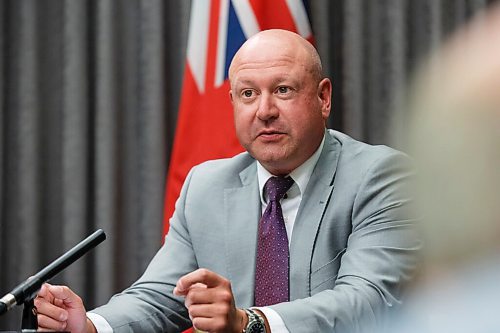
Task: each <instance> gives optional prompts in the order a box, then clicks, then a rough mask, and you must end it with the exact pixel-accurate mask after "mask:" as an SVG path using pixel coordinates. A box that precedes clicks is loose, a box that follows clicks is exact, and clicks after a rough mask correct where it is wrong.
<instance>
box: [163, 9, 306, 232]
mask: <svg viewBox="0 0 500 333" xmlns="http://www.w3.org/2000/svg"><path fill="white" fill-rule="evenodd" d="M272 28H280V29H287V30H291V31H294V32H297V33H299V34H300V35H302V36H303V37H305V38H307V39H308V40H310V41H312V33H311V27H310V24H309V18H308V15H307V11H306V5H305V3H304V1H303V0H273V1H269V0H193V2H192V5H191V16H190V25H189V37H188V48H187V60H186V67H185V70H184V83H183V86H182V97H181V102H180V108H179V116H178V123H177V129H176V135H175V141H174V145H173V150H172V156H171V159H170V168H169V172H168V178H167V188H166V196H165V214H164V233H165V234H166V233H167V231H168V227H169V223H168V220H169V219H170V217H171V216H172V214H173V212H174V205H175V201H176V200H177V198H178V197H179V193H180V189H181V186H182V183H183V182H184V179H185V177H186V176H187V173H188V172H189V170H190V169H191V168H192V167H193V166H195V165H196V164H199V163H201V162H203V161H206V160H209V159H216V158H223V157H231V156H234V155H235V154H237V153H239V152H241V151H243V148H242V147H241V146H240V144H239V142H238V140H237V138H236V134H235V130H234V124H233V113H232V108H231V103H230V100H229V82H228V79H227V76H228V75H227V73H228V68H229V64H230V63H231V59H232V57H233V56H234V54H235V53H236V51H237V50H238V48H239V47H240V46H241V45H242V44H243V43H244V42H245V40H246V39H247V38H249V37H250V36H252V35H253V34H255V33H257V32H259V31H261V30H266V29H272Z"/></svg>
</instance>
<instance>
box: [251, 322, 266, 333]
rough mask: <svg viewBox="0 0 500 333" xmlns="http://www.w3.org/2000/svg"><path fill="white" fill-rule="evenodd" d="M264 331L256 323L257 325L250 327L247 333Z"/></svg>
mask: <svg viewBox="0 0 500 333" xmlns="http://www.w3.org/2000/svg"><path fill="white" fill-rule="evenodd" d="M265 331H266V329H265V327H264V325H262V324H261V323H259V322H257V323H254V324H253V325H252V327H250V329H249V330H248V333H264V332H265Z"/></svg>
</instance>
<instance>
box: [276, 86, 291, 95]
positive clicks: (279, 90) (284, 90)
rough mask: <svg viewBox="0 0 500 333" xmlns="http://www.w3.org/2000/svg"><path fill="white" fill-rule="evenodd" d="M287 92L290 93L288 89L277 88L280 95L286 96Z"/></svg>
mask: <svg viewBox="0 0 500 333" xmlns="http://www.w3.org/2000/svg"><path fill="white" fill-rule="evenodd" d="M289 91H290V88H288V87H278V92H279V93H280V94H286V93H287V92H289Z"/></svg>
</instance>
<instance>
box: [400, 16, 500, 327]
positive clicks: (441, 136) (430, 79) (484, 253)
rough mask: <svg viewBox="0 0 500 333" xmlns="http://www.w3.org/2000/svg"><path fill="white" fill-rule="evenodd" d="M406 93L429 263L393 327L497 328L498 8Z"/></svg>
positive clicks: (457, 38)
mask: <svg viewBox="0 0 500 333" xmlns="http://www.w3.org/2000/svg"><path fill="white" fill-rule="evenodd" d="M411 92H412V93H411V96H410V101H411V102H410V105H411V109H412V110H413V112H412V113H411V114H412V119H411V122H410V131H409V133H410V134H409V150H410V154H411V155H413V156H414V157H415V160H416V162H417V165H418V169H419V173H420V179H419V182H418V183H417V184H416V187H415V188H416V190H417V198H418V200H417V201H418V205H417V206H418V207H420V209H421V213H422V215H423V216H424V221H425V222H424V223H423V229H422V230H423V233H424V236H425V237H424V238H425V240H426V244H425V246H424V255H425V262H426V264H425V267H424V273H423V278H422V280H421V281H420V284H419V285H418V286H417V287H416V289H415V297H414V298H413V303H412V306H411V307H410V308H408V309H406V310H407V311H406V316H404V318H403V319H402V320H399V323H398V324H399V325H398V327H397V328H396V329H395V330H393V331H394V332H476V333H478V332H500V312H499V311H500V284H499V281H500V6H497V7H494V8H492V9H491V10H490V11H488V12H486V13H482V14H480V15H479V16H478V17H476V18H475V20H474V21H472V22H471V24H470V25H468V26H467V27H465V28H464V29H462V30H461V31H459V32H458V33H457V34H455V35H454V36H453V38H452V39H450V40H449V41H448V42H447V43H446V44H445V46H444V47H443V48H442V49H440V50H439V51H438V52H437V53H436V54H435V55H434V56H433V57H432V59H430V61H429V62H428V63H427V64H426V66H425V67H424V68H423V69H422V71H421V72H419V75H418V76H417V80H416V81H415V86H414V87H413V90H412V91H411ZM400 319H401V318H400Z"/></svg>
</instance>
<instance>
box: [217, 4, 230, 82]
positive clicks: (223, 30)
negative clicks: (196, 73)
mask: <svg viewBox="0 0 500 333" xmlns="http://www.w3.org/2000/svg"><path fill="white" fill-rule="evenodd" d="M228 16H229V0H221V2H220V11H219V33H218V37H217V63H216V67H215V68H216V70H215V87H220V86H221V85H222V84H223V83H224V74H225V73H224V72H225V69H226V44H227V25H228Z"/></svg>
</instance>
